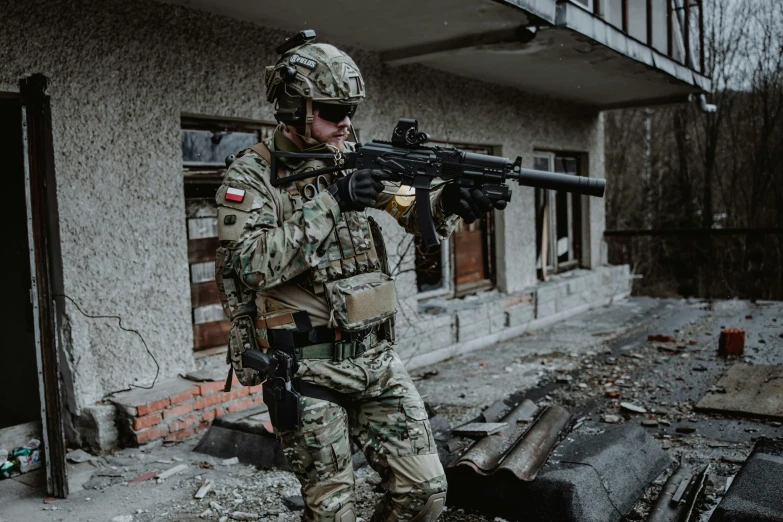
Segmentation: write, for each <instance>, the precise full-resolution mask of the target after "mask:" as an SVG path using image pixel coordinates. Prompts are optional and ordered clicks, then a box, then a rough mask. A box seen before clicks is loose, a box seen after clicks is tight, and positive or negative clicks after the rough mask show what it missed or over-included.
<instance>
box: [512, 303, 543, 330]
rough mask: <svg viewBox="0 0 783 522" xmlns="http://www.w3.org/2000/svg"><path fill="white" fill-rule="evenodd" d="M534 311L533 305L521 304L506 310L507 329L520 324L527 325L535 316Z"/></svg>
mask: <svg viewBox="0 0 783 522" xmlns="http://www.w3.org/2000/svg"><path fill="white" fill-rule="evenodd" d="M535 312H536V310H535V308H534V307H533V305H530V304H523V305H517V306H514V307H512V308H509V309H508V310H506V320H507V323H508V327H509V328H513V327H514V326H519V325H521V324H527V323H529V322H530V321H532V320H533V319H535V316H536V313H535Z"/></svg>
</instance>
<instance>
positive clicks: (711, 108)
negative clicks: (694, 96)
mask: <svg viewBox="0 0 783 522" xmlns="http://www.w3.org/2000/svg"><path fill="white" fill-rule="evenodd" d="M699 109H701V112H707V113H712V112H715V111H717V110H718V106H717V105H715V104H714V103H707V96H706V95H705V94H699Z"/></svg>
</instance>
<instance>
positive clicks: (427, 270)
mask: <svg viewBox="0 0 783 522" xmlns="http://www.w3.org/2000/svg"><path fill="white" fill-rule="evenodd" d="M429 144H431V145H444V146H448V145H449V144H447V143H438V142H430V143H429ZM450 146H456V147H457V148H459V149H461V150H465V151H470V152H475V153H479V154H492V153H493V150H492V147H491V146H486V145H465V144H458V145H450ZM494 238H495V234H494V218H493V213H492V212H489V213H487V214H485V215H484V216H483V217H482V218H481V219H479V220H476V221H475V222H474V223H471V224H470V225H468V224H465V223H464V222H463V221H462V220H460V222H459V224H458V225H457V228H456V229H455V231H454V233H453V234H452V235H451V237H450V238H449V239H447V240H444V241H442V242H441V244H440V245H438V246H436V247H432V248H425V247H424V246H423V244H422V243H421V238H419V237H416V238H415V239H414V245H415V247H416V284H417V286H418V290H419V298H420V299H421V298H428V297H435V296H442V295H452V294H453V295H464V294H467V293H470V292H475V291H477V290H481V289H486V288H491V287H492V286H493V285H494V280H495V262H494Z"/></svg>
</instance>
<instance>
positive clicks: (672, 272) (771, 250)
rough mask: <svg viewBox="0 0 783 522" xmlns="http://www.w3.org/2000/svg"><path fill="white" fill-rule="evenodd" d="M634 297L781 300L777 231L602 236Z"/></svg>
mask: <svg viewBox="0 0 783 522" xmlns="http://www.w3.org/2000/svg"><path fill="white" fill-rule="evenodd" d="M604 237H605V238H606V242H607V245H608V247H609V251H608V253H609V262H610V263H612V264H628V265H630V266H631V269H632V272H633V273H634V274H636V275H638V276H640V277H639V278H638V279H637V280H636V281H635V282H634V285H633V293H634V294H635V295H653V296H662V297H663V296H677V295H679V296H684V297H706V298H720V299H727V298H740V299H773V300H783V229H781V228H764V229H711V230H708V229H690V230H670V229H657V230H607V231H606V232H605V233H604Z"/></svg>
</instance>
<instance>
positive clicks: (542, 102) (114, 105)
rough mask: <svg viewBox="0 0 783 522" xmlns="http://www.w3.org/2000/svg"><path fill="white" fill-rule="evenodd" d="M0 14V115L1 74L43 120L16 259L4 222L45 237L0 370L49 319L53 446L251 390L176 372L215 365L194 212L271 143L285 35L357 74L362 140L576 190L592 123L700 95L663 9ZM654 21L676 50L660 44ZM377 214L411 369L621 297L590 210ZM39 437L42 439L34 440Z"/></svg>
mask: <svg viewBox="0 0 783 522" xmlns="http://www.w3.org/2000/svg"><path fill="white" fill-rule="evenodd" d="M0 3H1V4H2V5H0V26H2V27H4V31H2V32H0V95H1V96H0V105H1V106H2V107H0V108H5V109H7V110H8V111H9V112H8V114H10V115H13V114H18V111H19V108H20V107H23V106H24V107H27V109H28V110H29V108H30V106H29V105H25V101H24V100H25V98H24V92H23V90H24V89H23V87H22V86H21V84H20V81H22V80H24V79H25V78H29V77H30V76H31V75H33V74H41V75H43V76H44V77H45V78H46V96H47V98H46V103H47V107H48V111H49V113H48V115H49V117H50V122H51V125H50V152H51V154H50V158H49V162H48V163H47V165H48V167H49V169H50V178H48V179H49V183H48V184H46V187H45V189H46V191H47V192H46V193H47V194H48V195H49V199H48V207H47V208H48V213H47V214H46V217H45V219H44V218H42V217H41V216H36V215H33V214H34V213H32V214H31V213H30V212H28V213H27V214H25V213H24V212H25V201H27V207H28V210H29V207H30V195H29V194H27V196H26V193H25V191H24V190H23V189H24V186H23V185H24V184H23V183H22V182H21V181H19V183H18V184H17V185H18V186H17V185H14V187H15V189H14V191H13V193H12V194H11V196H10V198H12V199H13V201H14V202H16V203H18V205H16V206H15V207H14V208H17V209H18V210H17V211H15V212H16V214H14V216H15V217H13V219H16V220H17V221H18V226H17V228H16V229H15V230H17V232H15V235H14V236H13V240H14V241H15V243H14V245H16V246H15V247H14V248H15V249H16V250H15V251H17V253H22V252H23V251H25V249H29V248H32V246H30V247H29V248H28V245H33V243H34V242H33V241H32V239H31V237H32V236H31V235H30V234H31V231H32V230H34V228H29V227H28V228H27V229H25V226H24V224H25V222H27V223H28V224H30V223H32V225H30V226H33V227H34V225H35V223H36V220H38V221H40V223H39V225H41V226H42V227H43V229H45V231H46V234H47V238H48V243H47V244H48V247H47V248H48V250H47V251H46V256H45V257H46V260H47V265H46V267H45V269H46V270H47V271H48V273H49V274H50V277H51V282H50V283H49V290H50V292H49V298H50V300H49V301H47V302H46V303H40V302H38V303H37V304H36V302H37V301H36V299H35V297H34V294H35V293H36V292H38V294H37V295H39V296H40V295H41V294H40V291H41V289H40V288H38V289H37V290H36V288H37V287H36V286H35V285H34V284H22V285H21V286H20V288H19V289H18V291H17V294H15V295H13V296H9V297H8V299H12V300H15V302H17V303H24V305H25V307H26V308H25V310H27V309H28V308H29V309H30V311H29V313H27V315H26V316H25V318H24V319H22V318H21V316H20V318H16V319H13V320H12V319H9V320H8V321H7V323H8V324H6V325H5V326H6V330H7V331H9V332H12V333H13V337H12V338H13V339H14V349H12V348H10V347H9V348H6V349H5V352H6V353H5V354H4V356H6V357H9V358H10V360H11V361H12V363H14V367H16V368H17V369H18V370H19V374H20V375H22V376H25V377H24V379H25V382H27V383H30V382H33V383H35V382H36V367H35V360H34V358H33V357H32V356H31V354H36V353H37V352H38V353H39V355H38V358H37V360H38V369H39V373H40V372H41V371H43V373H44V374H46V371H47V364H48V367H49V371H54V370H52V363H51V361H49V363H47V359H46V357H45V356H41V354H40V352H42V351H43V352H44V355H45V351H46V350H47V343H46V339H47V336H46V335H38V334H37V336H35V335H32V333H30V332H31V331H32V330H36V331H37V332H38V331H44V330H46V328H47V323H46V322H45V321H44V322H43V323H41V322H40V321H33V320H32V319H31V318H32V316H33V315H35V314H39V312H40V308H41V307H43V308H46V305H47V303H48V304H50V305H51V309H52V317H53V320H52V322H51V325H52V328H53V336H52V342H51V343H50V344H51V346H52V347H53V348H52V349H53V350H54V355H56V356H57V357H58V358H59V359H58V361H57V363H56V374H57V377H58V379H57V380H58V381H59V394H57V395H58V396H59V397H60V399H59V400H60V403H59V408H60V413H61V418H62V424H63V428H62V429H64V432H65V434H66V435H67V438H68V441H69V445H70V446H78V445H89V446H93V447H99V448H101V449H107V448H110V447H112V446H116V445H118V444H143V443H148V442H152V441H154V440H160V439H164V438H167V437H168V438H169V440H171V439H176V438H179V437H182V436H189V435H192V434H194V433H197V431H198V428H199V427H202V428H203V426H204V425H206V424H207V423H208V422H209V419H210V418H211V417H214V415H217V414H219V413H220V412H221V411H228V410H229V409H230V408H234V410H232V411H235V410H237V409H241V408H244V407H249V406H251V405H252V404H253V400H248V398H250V399H252V397H253V393H250V391H246V392H237V393H236V394H235V395H236V396H228V395H226V396H220V397H219V398H217V395H216V394H219V393H220V392H219V388H220V386H218V385H216V384H214V383H208V384H205V383H204V382H201V383H194V381H188V382H185V381H186V379H183V377H182V376H185V375H187V374H191V376H192V375H194V374H197V373H198V371H200V370H201V371H202V372H205V371H208V370H210V369H211V368H213V367H215V366H217V365H221V363H222V360H223V359H224V353H225V347H224V345H223V343H222V342H221V341H220V339H221V335H222V334H224V333H225V328H226V323H225V321H224V319H223V318H222V317H221V316H220V315H219V314H217V312H216V310H217V307H216V301H215V294H214V290H212V289H211V288H212V287H213V286H214V285H213V284H212V282H211V281H210V273H209V272H210V262H211V261H210V259H209V256H210V255H211V254H210V252H211V251H213V250H210V249H213V248H214V244H215V242H216V239H215V236H216V233H214V229H215V228H216V227H215V217H214V215H213V213H212V209H213V207H212V206H211V203H210V199H211V198H212V197H213V194H214V186H215V183H217V182H219V176H220V172H221V166H220V165H221V162H222V157H224V153H225V152H226V151H229V153H233V152H236V150H232V148H233V147H235V146H237V147H239V146H240V145H242V144H245V143H250V144H252V143H253V142H254V141H255V140H256V139H257V138H259V137H262V136H264V135H265V133H268V132H270V129H271V128H273V125H274V118H273V109H272V107H271V106H270V105H269V104H267V103H266V101H265V100H264V67H265V66H266V65H270V64H272V63H274V62H275V60H276V59H277V55H276V54H275V52H274V48H275V46H276V45H278V44H279V43H281V42H282V41H283V40H284V39H285V38H287V37H289V36H291V34H292V33H293V32H295V31H298V30H301V29H303V28H314V29H316V31H317V32H318V33H319V36H320V38H319V40H320V41H327V42H329V43H333V44H335V45H337V46H338V47H341V48H343V49H345V50H346V51H347V52H348V53H349V54H350V55H351V56H352V57H353V58H354V59H355V61H356V62H357V64H358V66H359V67H360V69H361V71H362V74H363V76H364V78H365V82H366V87H367V93H368V98H367V100H366V101H365V102H364V103H362V105H361V106H360V108H359V110H358V112H357V114H356V117H355V119H354V125H355V126H356V128H357V130H358V133H359V137H360V139H361V140H369V139H388V138H389V136H390V133H391V130H392V128H393V127H394V125H395V124H396V122H397V120H398V119H399V118H403V117H407V118H416V119H417V120H418V121H419V125H420V128H421V130H424V131H426V132H428V133H429V134H430V136H431V137H432V139H433V141H435V142H439V143H448V144H452V145H455V146H458V147H463V148H468V149H470V150H475V151H478V152H484V153H490V154H495V155H500V156H505V157H510V158H514V157H516V156H522V157H523V166H525V167H528V168H532V167H535V168H539V169H543V170H552V171H557V172H564V173H572V174H579V175H582V176H589V177H595V178H603V177H604V166H603V162H604V154H603V140H604V133H603V121H602V115H601V110H603V109H605V108H611V107H621V106H632V105H645V104H651V103H663V102H683V101H685V100H686V98H687V97H688V96H689V95H691V94H697V95H698V94H700V93H703V92H705V91H708V90H709V81H708V80H707V79H706V78H704V77H702V76H701V75H700V74H699V73H698V72H697V70H696V69H697V68H696V67H695V66H694V65H693V58H692V57H691V55H690V54H689V53H686V52H684V47H683V45H684V43H685V42H687V41H688V38H687V37H684V36H683V35H684V32H683V31H681V30H680V27H683V26H684V25H682V24H683V23H684V22H682V23H681V22H678V20H677V18H676V14H675V15H672V13H676V12H677V11H676V10H675V9H673V7H672V6H669V9H668V11H667V8H666V2H663V1H660V2H657V1H653V2H649V1H648V2H647V3H646V4H645V2H643V1H642V0H637V1H632V0H628V1H625V2H620V1H619V0H618V1H616V2H605V5H603V6H599V5H597V4H598V0H593V1H592V2H591V1H590V0H584V1H580V2H555V1H554V0H551V1H547V0H537V1H515V2H510V1H508V2H506V1H494V0H482V1H479V2H469V1H460V2H445V1H443V2H433V3H427V5H426V6H421V5H416V4H415V3H414V2H407V1H406V2H375V1H373V2H361V3H359V2H357V5H356V6H355V7H356V8H355V12H352V11H351V10H348V11H347V12H336V11H329V9H331V6H330V5H329V4H326V3H320V2H315V1H305V0H302V1H298V2H285V3H279V5H274V4H269V5H262V3H255V2H242V1H239V0H236V1H229V2H218V1H217V0H214V1H213V0H201V1H199V2H184V1H183V2H174V5H172V4H171V3H168V4H163V3H158V2H153V1H149V0H138V1H132V2H119V1H116V0H109V1H107V2H101V3H99V4H95V3H90V2H86V1H80V0H72V1H68V2H55V1H51V0H36V1H32V2H24V3H22V2H12V1H8V0H3V1H2V2H0ZM179 3H182V4H187V6H185V5H176V4H179ZM602 3H604V2H602ZM441 4H442V5H441ZM614 4H617V5H616V6H615V5H614ZM637 4H638V5H637ZM673 4H676V1H675V2H673ZM650 5H653V6H654V9H651V8H650V7H649V6H650ZM675 7H676V5H675ZM642 8H644V9H642ZM345 9H347V7H346V8H345ZM640 9H641V10H640ZM422 10H425V11H422ZM680 11H682V9H680ZM618 13H619V16H618ZM640 13H642V14H645V16H647V18H645V20H648V19H649V20H651V21H655V24H652V22H650V23H647V22H644V23H642V22H640V18H639V17H640V16H641V14H640ZM365 16H366V17H371V18H363V17H365ZM659 19H660V20H663V22H660V20H659ZM693 19H694V20H695V19H696V18H695V17H694V18H693ZM368 20H373V23H367V21H368ZM666 23H668V24H669V27H670V28H673V29H672V30H673V32H674V34H675V37H672V36H671V35H669V37H668V40H667V37H666V34H667V31H666ZM640 24H641V25H640ZM651 25H654V27H651ZM690 25H692V24H690ZM661 27H663V30H661ZM643 28H646V29H643ZM637 33H638V34H637ZM677 35H679V36H677ZM678 38H679V40H678ZM678 49H679V50H678ZM691 54H692V53H691ZM20 91H21V94H22V97H21V98H20ZM4 114H5V113H4ZM26 121H27V120H22V119H20V118H17V117H16V116H14V117H13V118H11V117H9V118H4V120H3V122H2V127H3V129H2V132H3V136H4V138H5V137H7V140H6V141H7V142H8V143H9V144H10V145H8V146H9V147H10V149H9V150H10V151H11V152H10V154H12V155H16V156H20V161H19V162H18V163H19V164H18V165H17V166H16V167H14V169H11V170H9V176H15V178H14V179H17V180H25V179H32V178H31V176H32V174H30V172H32V171H34V170H35V168H32V169H30V168H28V169H27V170H25V167H24V165H25V164H24V163H23V161H22V158H26V161H27V162H28V163H27V164H28V165H29V164H30V161H33V162H34V161H35V158H34V157H32V158H30V157H28V156H29V155H25V154H24V151H25V150H27V149H24V150H23V148H25V147H27V146H28V145H27V143H28V142H23V141H22V138H21V137H20V136H21V135H22V130H24V129H26V128H27V127H26V125H27V123H26ZM14 140H18V145H16V143H17V142H16V141H14ZM242 146H245V145H242ZM240 148H241V147H240ZM30 150H32V149H30ZM14 151H16V152H14ZM28 152H29V151H28ZM14 165H16V164H14ZM32 165H33V167H35V165H34V163H33V164H32ZM28 171H30V172H28ZM25 172H27V177H25ZM210 191H212V192H210ZM28 192H29V191H28ZM14 198H15V199H14ZM25 198H27V199H25ZM34 198H35V196H34V194H33V199H34ZM25 216H26V217H25ZM9 219H12V218H9ZM378 219H379V221H380V222H381V225H382V227H383V230H384V234H385V236H386V239H387V242H388V243H389V250H390V253H391V254H392V258H393V263H392V264H393V265H394V266H395V267H396V268H395V270H396V274H397V275H396V278H397V285H398V295H399V296H401V297H400V303H399V304H400V307H399V314H398V321H397V324H398V337H399V350H400V354H401V356H402V358H403V360H406V361H407V362H408V364H409V366H410V367H415V366H419V365H422V364H428V363H433V362H437V361H438V360H443V359H444V358H447V357H450V356H452V355H454V354H457V353H460V352H462V351H466V350H471V349H476V348H479V347H482V346H487V345H489V344H491V343H493V342H496V341H497V340H499V339H505V338H510V337H513V336H515V335H519V334H520V333H522V332H524V331H525V330H527V329H530V328H534V327H536V326H537V325H542V324H547V323H551V322H553V321H556V320H559V319H561V318H563V317H566V316H568V315H570V314H573V313H577V312H579V311H582V310H585V309H587V308H589V307H592V306H597V305H601V304H605V303H607V302H610V301H611V300H612V299H617V298H622V297H624V296H627V295H628V293H629V288H630V282H629V273H628V267H610V266H606V261H605V248H604V246H603V242H602V233H603V228H604V203H603V201H602V200H600V199H596V198H587V197H578V196H570V195H566V194H559V193H558V194H554V193H551V194H550V193H547V192H545V191H537V190H535V189H531V188H526V187H517V186H514V187H513V197H512V200H511V203H510V204H509V206H508V208H507V209H506V210H505V211H504V212H496V213H495V215H494V216H491V217H490V218H489V219H487V220H485V221H484V222H482V223H480V224H477V225H474V226H471V227H462V228H461V229H460V231H459V233H458V234H457V235H455V236H453V237H452V239H451V240H450V241H449V242H448V243H444V244H443V245H442V246H441V249H440V250H434V251H424V250H423V249H421V248H419V247H418V246H417V244H416V243H415V242H414V241H413V240H412V239H411V238H406V237H404V236H402V235H401V233H400V231H399V230H398V229H397V228H396V224H395V223H394V222H393V221H392V220H391V219H390V218H389V217H388V216H385V215H381V214H379V215H378ZM17 221H14V223H17ZM15 226H16V225H15ZM25 230H27V234H26V233H25ZM41 259H42V258H41V256H38V257H37V258H36V259H35V260H33V265H32V266H33V267H34V268H35V266H36V265H35V263H38V264H40V263H41ZM14 260H15V261H14V262H15V263H17V266H16V267H15V269H14V270H15V271H14V272H13V274H14V276H13V277H14V278H15V279H16V280H17V281H22V283H26V282H27V281H28V280H30V279H31V278H32V279H35V278H34V277H32V276H31V275H30V268H31V264H30V263H31V261H30V258H29V256H25V255H22V254H20V255H18V256H17V257H15V258H14ZM34 272H35V270H34ZM33 283H34V282H33ZM17 286H19V285H17ZM22 287H24V288H22ZM28 292H30V293H29V294H28ZM30 296H33V297H32V298H29V297H30ZM30 301H33V304H31V305H29V306H28V305H27V303H28V302H30ZM31 307H32V308H31ZM35 316H36V317H38V315H35ZM96 316H100V317H96ZM9 317H11V316H10V315H9ZM112 317H114V318H112ZM117 318H120V319H121V323H120V321H118V319H117ZM133 331H136V332H138V334H140V335H136V334H135V333H134V332H133ZM39 333H40V332H39ZM44 333H45V332H44ZM19 353H22V354H26V355H19ZM16 363H18V364H16ZM221 367H222V365H221ZM40 382H41V385H40V391H41V395H40V397H42V398H43V399H39V397H36V396H35V394H36V393H37V392H39V387H38V386H32V387H29V386H28V388H24V390H25V393H26V394H27V395H29V396H27V395H26V396H27V398H26V399H25V401H26V402H25V404H26V406H25V407H24V409H25V411H26V412H27V413H24V412H21V413H19V415H17V416H15V417H13V420H6V421H5V422H6V423H7V424H6V425H0V428H6V429H8V428H12V427H15V429H17V430H18V429H19V427H20V426H23V427H24V426H26V427H29V429H30V430H35V429H38V430H40V429H41V428H40V424H39V420H40V413H39V409H38V406H39V405H40V404H45V405H46V406H47V408H48V409H47V411H49V412H50V413H51V412H52V408H57V407H58V405H57V401H56V400H54V399H52V397H53V395H52V390H53V389H54V388H53V386H54V385H53V384H52V383H51V382H44V381H40ZM153 384H154V386H152V385H153ZM149 387H152V389H151V390H146V389H144V388H149ZM47 390H48V391H49V392H50V393H49V395H48V396H46V393H44V392H46V391H47ZM127 390H130V391H127ZM6 391H7V390H3V394H4V395H5V394H6ZM8 391H9V393H10V392H11V391H10V390H8ZM55 391H57V390H55ZM175 396H176V398H175ZM208 397H212V399H208ZM164 399H165V400H164ZM41 401H42V402H41ZM156 401H157V402H156ZM198 401H201V402H198ZM150 404H152V405H153V406H149V405H150ZM154 404H157V405H158V406H160V407H157V409H155V406H154ZM161 404H163V406H161ZM183 405H185V406H183ZM178 407H179V409H177V408H178ZM240 407H241V408H240ZM221 408H222V410H221ZM166 412H168V414H165V413H166ZM47 415H48V414H47ZM139 419H142V420H139ZM144 419H146V420H144ZM153 421H156V422H153ZM177 423H179V424H177ZM50 424H51V423H50ZM57 429H59V428H58V426H47V425H46V422H44V431H45V432H47V433H49V439H51V438H52V435H51V434H52V433H54V432H55V431H53V430H57ZM152 430H157V431H152ZM45 438H46V437H45ZM49 442H50V443H51V444H50V445H54V444H55V443H54V442H53V441H51V440H50V441H49ZM55 453H56V452H53V453H52V454H51V455H50V460H52V461H54V460H55V458H56V455H55ZM55 471H56V470H55ZM55 471H50V473H55ZM50 486H51V484H50ZM50 489H51V488H50Z"/></svg>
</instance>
